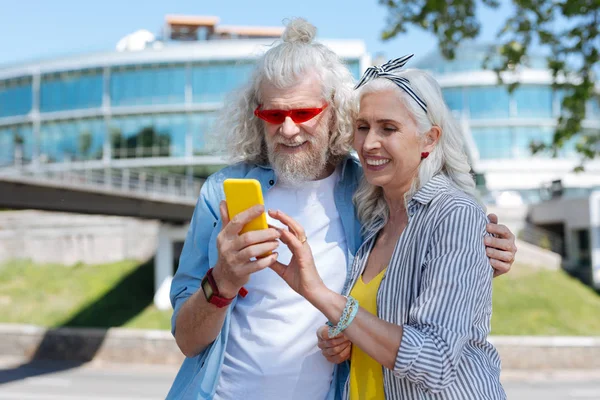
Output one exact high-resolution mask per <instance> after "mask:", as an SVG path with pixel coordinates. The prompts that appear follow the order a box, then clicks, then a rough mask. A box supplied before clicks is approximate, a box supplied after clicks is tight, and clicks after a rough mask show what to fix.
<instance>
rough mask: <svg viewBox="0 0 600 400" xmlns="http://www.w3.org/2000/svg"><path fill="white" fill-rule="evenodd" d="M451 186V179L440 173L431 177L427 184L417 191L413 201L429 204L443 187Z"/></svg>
mask: <svg viewBox="0 0 600 400" xmlns="http://www.w3.org/2000/svg"><path fill="white" fill-rule="evenodd" d="M449 186H450V179H449V178H448V177H447V176H446V175H444V174H442V173H440V174H437V175H435V176H434V177H433V178H431V179H430V180H429V181H428V182H427V183H426V184H425V186H423V187H422V188H421V189H419V190H418V191H417V193H415V195H414V196H413V198H412V199H411V201H413V200H414V201H416V202H419V203H421V204H423V205H426V204H429V203H430V202H431V200H433V198H434V197H435V195H436V194H438V193H439V192H440V190H442V189H446V188H447V187H449Z"/></svg>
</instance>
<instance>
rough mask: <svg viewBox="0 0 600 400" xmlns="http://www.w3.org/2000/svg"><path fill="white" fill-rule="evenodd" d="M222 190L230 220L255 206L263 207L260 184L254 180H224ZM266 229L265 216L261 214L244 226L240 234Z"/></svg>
mask: <svg viewBox="0 0 600 400" xmlns="http://www.w3.org/2000/svg"><path fill="white" fill-rule="evenodd" d="M223 189H224V190H225V201H227V211H228V212H229V219H230V220H231V219H233V217H235V216H236V215H237V214H239V213H241V212H243V211H246V210H247V209H249V208H250V207H253V206H255V205H257V204H262V205H263V206H264V205H265V202H264V200H263V194H262V189H261V187H260V182H259V181H257V180H256V179H225V181H223ZM268 227H269V225H268V224H267V214H265V213H264V212H263V213H262V214H261V215H260V216H258V217H257V218H254V219H253V220H252V221H250V222H248V223H247V224H246V225H244V228H242V231H241V232H240V234H242V233H245V232H249V231H257V230H261V229H267V228H268Z"/></svg>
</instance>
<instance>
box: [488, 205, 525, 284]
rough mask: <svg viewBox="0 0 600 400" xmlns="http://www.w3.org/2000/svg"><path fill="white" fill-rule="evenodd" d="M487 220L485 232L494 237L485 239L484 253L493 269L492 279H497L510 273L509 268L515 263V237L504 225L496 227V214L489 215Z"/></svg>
mask: <svg viewBox="0 0 600 400" xmlns="http://www.w3.org/2000/svg"><path fill="white" fill-rule="evenodd" d="M488 218H489V219H490V223H489V224H487V231H488V233H491V234H492V235H494V236H486V237H485V239H484V243H485V245H486V249H485V251H486V253H487V255H488V257H489V258H490V264H492V267H493V268H494V277H497V276H500V275H502V274H505V273H507V272H508V271H510V267H511V266H512V264H513V262H514V261H515V254H516V253H517V246H516V245H515V235H513V233H512V232H511V231H510V229H508V228H507V227H506V226H505V225H498V216H497V215H496V214H490V215H488Z"/></svg>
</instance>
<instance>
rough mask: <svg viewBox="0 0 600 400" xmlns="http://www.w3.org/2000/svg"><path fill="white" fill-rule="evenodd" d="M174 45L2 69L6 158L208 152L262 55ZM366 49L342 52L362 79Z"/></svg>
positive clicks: (0, 129)
mask: <svg viewBox="0 0 600 400" xmlns="http://www.w3.org/2000/svg"><path fill="white" fill-rule="evenodd" d="M240 42H242V41H241V40H240ZM353 42H354V43H356V42H359V41H353ZM359 43H360V44H361V45H362V42H359ZM202 46H203V44H202V43H199V44H195V45H194V48H196V49H200V50H201V49H202ZM224 46H225V47H226V46H227V44H224ZM234 47H235V46H234ZM238 47H239V46H238ZM362 47H363V48H364V45H362ZM187 49H191V46H187ZM167 50H168V51H167V52H164V51H161V50H152V51H144V52H140V53H139V57H138V56H137V55H136V54H135V53H133V52H132V53H131V54H127V55H126V57H125V58H126V60H125V61H124V62H120V60H121V59H123V57H122V55H120V54H116V55H113V56H115V57H113V58H115V61H114V62H111V61H110V59H111V56H110V55H109V57H108V58H109V62H108V64H110V65H108V66H107V65H102V64H105V63H100V62H98V65H96V66H94V65H93V64H94V62H93V58H94V57H91V58H92V60H91V61H89V62H87V63H86V62H85V61H86V59H89V57H88V56H82V57H81V58H73V59H72V60H71V61H72V62H67V63H65V64H72V65H75V64H92V65H91V66H90V65H86V66H85V67H81V68H73V67H72V66H71V67H69V66H68V65H67V66H65V67H62V68H54V67H53V66H52V64H53V60H50V61H49V62H48V63H47V65H48V67H47V68H44V66H45V65H44V64H43V63H42V64H41V68H40V65H37V66H36V68H40V69H41V70H42V71H41V72H40V73H39V74H37V75H33V74H28V73H27V72H26V71H30V70H32V69H34V68H31V65H24V66H22V68H16V69H15V68H14V67H13V68H12V70H11V72H13V73H12V75H18V76H11V77H8V78H2V73H3V72H6V71H2V69H0V167H2V166H10V165H14V164H15V163H22V164H27V163H30V162H32V161H36V162H39V163H61V162H67V161H69V162H72V161H83V160H106V159H109V160H111V159H124V158H148V157H175V158H178V157H193V156H203V155H208V154H209V153H210V150H209V149H208V147H207V143H208V140H207V137H208V134H209V133H210V130H211V126H212V125H213V122H214V119H215V115H216V112H217V111H218V110H219V108H220V107H221V104H222V102H223V101H224V98H225V96H226V95H227V94H228V93H230V92H231V91H233V90H235V89H236V88H238V87H240V86H241V85H243V84H244V83H245V82H246V81H247V80H248V79H249V78H250V74H251V72H252V71H253V68H254V65H255V59H256V55H252V53H251V52H248V54H243V52H241V51H240V50H239V49H236V50H235V51H232V53H235V54H232V55H231V56H229V57H225V58H224V57H223V55H222V53H223V50H222V49H221V50H220V56H219V58H218V59H214V57H211V55H210V54H208V55H207V54H206V51H204V54H202V56H201V57H200V56H199V57H198V58H197V59H195V58H194V57H191V56H190V55H189V51H179V53H177V52H175V54H176V55H175V56H174V55H173V54H174V53H173V51H170V50H169V49H167ZM171 50H172V49H171ZM184 50H185V49H184ZM163 53H166V54H165V56H164V57H163ZM177 54H181V56H180V57H179V58H180V60H179V61H178V60H177V58H178V57H177ZM254 54H255V53H254ZM362 57H364V54H363V53H362V52H361V53H357V54H356V55H355V56H350V57H343V59H344V61H345V62H346V63H347V65H348V68H349V69H350V70H351V71H352V73H353V75H354V76H355V78H358V75H359V73H360V71H361V66H360V62H361V58H362ZM136 58H139V59H140V60H139V61H137V60H136ZM148 58H150V59H151V60H150V61H148V60H147V59H148ZM163 58H164V59H165V60H163ZM98 59H99V60H100V59H102V57H98ZM82 60H83V62H82ZM59 64H60V63H59ZM44 69H46V70H47V71H44ZM53 69H55V70H53ZM20 70H21V71H22V73H20V74H19V72H20Z"/></svg>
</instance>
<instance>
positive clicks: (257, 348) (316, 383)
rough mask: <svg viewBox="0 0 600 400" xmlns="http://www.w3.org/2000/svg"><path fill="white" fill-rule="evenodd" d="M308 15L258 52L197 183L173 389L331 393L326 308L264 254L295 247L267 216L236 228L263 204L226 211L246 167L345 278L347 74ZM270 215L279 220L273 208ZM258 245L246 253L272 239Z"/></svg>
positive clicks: (504, 245)
mask: <svg viewBox="0 0 600 400" xmlns="http://www.w3.org/2000/svg"><path fill="white" fill-rule="evenodd" d="M315 32H316V29H315V28H314V27H313V26H312V25H310V24H309V23H308V22H306V21H304V20H302V19H296V20H292V21H291V22H290V23H289V24H288V26H287V28H286V30H285V32H284V33H283V37H282V42H281V43H280V44H278V45H277V46H275V47H273V48H271V49H270V50H269V51H267V52H266V53H265V54H264V56H263V57H262V58H261V59H260V60H259V61H258V63H257V66H256V71H255V73H254V75H253V77H252V81H251V82H250V84H249V85H248V86H247V87H246V88H245V89H244V90H243V91H240V93H239V94H238V101H237V102H234V103H231V104H229V105H228V106H226V107H225V109H224V110H223V119H222V120H221V121H220V124H219V127H218V128H219V130H220V131H222V132H223V134H224V135H225V136H224V137H225V138H226V140H227V144H228V145H229V146H230V151H231V154H232V155H233V157H234V158H235V161H239V162H238V163H236V164H233V165H231V166H229V167H227V168H225V169H223V170H221V171H220V172H218V173H216V174H214V175H212V176H211V177H209V178H208V180H207V181H206V183H205V184H204V186H203V188H202V191H201V194H200V198H199V200H198V204H197V206H196V210H195V212H194V216H193V217H192V221H191V224H190V229H189V232H188V235H187V238H186V241H185V245H184V248H183V251H182V254H181V258H180V261H179V268H178V270H177V273H176V274H175V277H174V279H173V283H172V286H171V302H172V304H173V308H174V312H173V319H172V330H173V335H174V336H175V339H176V342H177V344H178V346H179V348H180V349H181V351H182V352H183V353H184V354H185V355H186V357H187V358H186V360H185V361H184V363H183V365H182V367H181V370H180V372H179V374H178V375H177V377H176V379H175V382H174V384H173V387H172V388H171V391H170V393H169V395H168V398H169V399H181V398H186V399H187V398H193V399H213V398H214V399H241V398H243V399H245V400H255V399H256V400H257V399H261V400H265V399H277V400H281V399H311V400H312V399H326V398H327V399H333V398H334V396H335V395H336V389H335V387H336V385H335V384H332V382H335V380H334V379H333V378H334V365H333V364H332V363H330V362H329V361H327V359H326V358H325V356H323V355H322V354H321V352H320V350H319V349H318V347H317V336H316V331H317V329H318V328H319V327H322V326H323V325H324V324H325V322H326V321H325V319H324V317H323V316H322V314H321V313H320V312H319V311H318V310H316V309H315V308H314V307H312V306H311V305H310V304H309V303H308V302H307V301H305V300H304V299H303V298H302V297H300V296H299V295H297V294H296V293H295V292H293V291H291V290H290V289H289V288H288V287H287V285H286V284H285V282H283V281H282V280H281V279H280V278H279V276H277V274H276V273H275V272H274V271H272V270H271V269H269V268H268V267H269V266H270V265H271V264H273V263H274V262H275V261H276V260H277V261H279V262H282V263H284V264H287V263H288V262H289V260H290V257H291V254H290V252H289V250H288V249H287V247H285V246H279V247H278V243H279V242H278V241H277V239H278V238H279V232H278V231H277V230H276V229H273V228H269V229H265V230H262V231H254V232H247V233H244V234H242V235H239V232H240V230H241V229H242V227H243V226H244V225H245V224H246V223H247V222H249V221H250V220H252V219H254V218H255V217H257V216H258V215H260V213H262V212H263V208H262V207H261V206H256V207H254V208H251V209H249V210H248V211H246V212H244V213H241V214H239V215H237V216H236V217H235V218H233V219H232V220H230V219H229V217H228V214H227V208H226V204H225V203H224V202H223V199H224V193H223V181H224V180H225V179H227V178H254V179H257V180H258V181H259V182H260V183H261V185H262V188H263V191H264V197H265V206H266V207H267V208H271V209H279V210H282V211H283V212H285V213H286V214H288V215H290V216H291V217H293V218H294V219H295V220H296V221H298V222H299V223H300V224H301V225H302V226H303V227H304V228H305V231H306V237H303V238H301V240H308V241H309V243H310V246H311V249H312V251H313V254H314V257H315V260H316V264H317V269H318V271H319V274H320V276H321V277H322V279H323V281H324V282H325V284H326V285H327V286H328V287H329V288H331V289H333V290H336V291H338V292H341V291H342V289H343V288H344V285H345V284H346V277H347V272H348V269H349V268H350V266H351V264H352V261H353V258H354V254H355V252H356V251H357V249H358V247H359V246H360V244H361V241H362V237H361V226H360V224H359V222H358V220H357V219H356V216H355V210H354V206H353V203H352V195H353V193H354V191H355V189H356V187H357V184H358V182H359V181H360V179H361V177H362V171H361V169H360V165H359V163H358V162H357V160H356V159H355V158H353V157H352V156H351V155H350V154H349V151H350V146H351V137H352V131H353V121H352V115H353V107H352V104H353V100H352V96H353V94H352V86H353V82H352V77H351V75H350V73H349V71H348V70H347V69H346V68H345V67H344V65H343V64H342V63H341V62H340V60H339V59H338V57H337V56H336V55H335V54H334V53H333V52H332V51H331V50H329V49H328V48H326V47H325V46H323V45H322V44H318V43H313V38H314V35H315ZM270 223H272V224H273V225H277V224H276V223H275V222H274V221H273V220H271V221H270ZM488 230H489V231H490V232H491V233H494V234H496V236H497V237H496V238H490V242H489V243H487V244H488V246H490V247H491V248H490V249H488V250H489V251H490V253H489V254H490V255H492V256H493V257H494V258H495V259H493V260H492V264H493V265H494V267H495V268H496V270H497V273H498V274H500V273H504V272H506V271H508V269H509V268H510V265H511V263H512V260H513V258H514V253H515V252H516V248H515V247H514V236H513V235H512V234H511V233H510V231H508V229H506V227H504V226H502V225H496V224H491V225H490V226H489V228H488ZM274 250H276V252H274V253H273V254H272V255H270V256H267V257H264V258H255V257H256V256H259V255H262V254H265V253H267V252H269V251H274Z"/></svg>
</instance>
